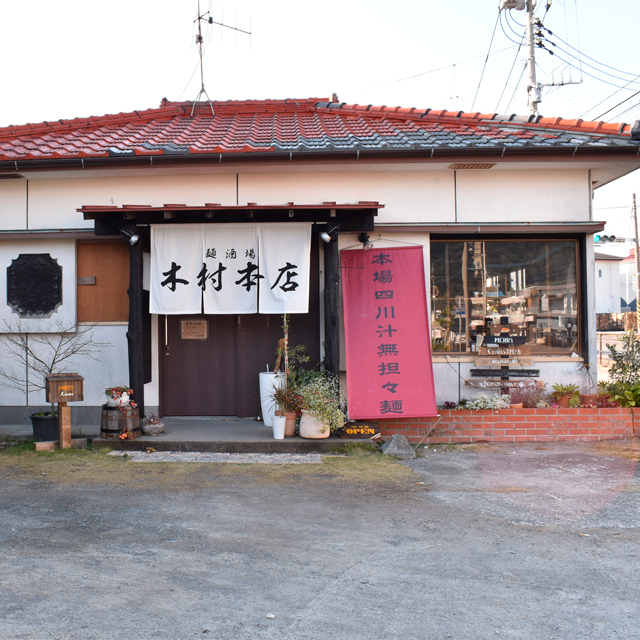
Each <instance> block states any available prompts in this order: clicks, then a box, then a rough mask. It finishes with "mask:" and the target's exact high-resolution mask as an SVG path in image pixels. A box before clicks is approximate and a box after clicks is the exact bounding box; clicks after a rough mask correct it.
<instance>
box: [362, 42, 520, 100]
mask: <svg viewBox="0 0 640 640" xmlns="http://www.w3.org/2000/svg"><path fill="white" fill-rule="evenodd" d="M510 49H513V47H505V48H504V49H498V50H497V51H494V52H493V55H495V54H496V53H502V52H504V51H509V50H510ZM482 58H484V55H482V56H476V57H475V58H469V59H468V60H463V61H462V62H456V63H455V64H449V65H447V66H446V67H438V68H437V69H430V70H429V71H423V72H421V73H416V74H415V75H413V76H406V77H405V78H398V79H397V80H391V81H389V82H384V83H382V84H376V85H374V86H372V87H367V88H366V89H365V90H369V89H377V88H379V87H386V86H388V85H390V84H395V83H396V82H404V81H405V80H413V79H414V78H419V77H420V76H426V75H429V74H430V73H436V72H437V71H446V70H447V69H451V68H452V67H459V66H460V65H462V64H467V63H468V62H475V61H476V60H482Z"/></svg>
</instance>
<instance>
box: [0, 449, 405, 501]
mask: <svg viewBox="0 0 640 640" xmlns="http://www.w3.org/2000/svg"><path fill="white" fill-rule="evenodd" d="M368 447H369V448H368V449H367V448H365V447H361V446H359V445H357V444H355V445H352V446H347V447H345V451H346V452H347V453H346V455H345V457H337V456H336V457H331V456H329V457H325V458H324V459H323V462H322V463H321V464H299V465H295V464H287V465H283V464H277V465H276V464H274V465H270V464H229V463H198V462H154V463H146V464H142V463H136V462H132V461H131V460H130V459H129V458H127V457H120V456H109V455H107V453H108V452H109V450H108V449H105V448H99V449H96V450H78V449H63V450H55V451H39V452H36V451H34V450H33V443H30V444H21V445H17V446H16V447H11V451H9V450H3V451H0V475H11V476H12V477H13V478H15V479H19V480H25V481H31V480H34V479H40V480H44V481H47V482H54V483H61V484H75V485H81V484H91V485H108V486H126V487H129V488H131V489H135V490H139V491H144V490H151V489H161V490H176V491H180V490H191V491H199V490H203V489H206V488H208V487H214V486H217V485H220V484H223V483H224V484H229V483H231V484H236V483H237V482H242V483H247V484H253V485H260V484H278V483H281V484H291V483H296V482H300V481H304V480H307V479H308V480H312V479H316V480H318V479H319V480H325V481H327V482H330V483H334V482H335V483H344V482H348V483H350V484H367V485H372V484H373V485H379V484H389V483H391V484H393V483H400V484H402V483H404V482H406V481H409V480H412V479H414V478H415V476H414V473H413V471H411V470H410V469H409V468H407V467H406V466H404V465H402V464H400V463H399V462H398V461H397V460H392V459H390V458H389V457H388V456H383V455H381V454H380V453H378V452H376V450H375V449H374V448H372V447H371V445H368Z"/></svg>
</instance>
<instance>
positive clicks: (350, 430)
mask: <svg viewBox="0 0 640 640" xmlns="http://www.w3.org/2000/svg"><path fill="white" fill-rule="evenodd" d="M377 433H380V426H379V425H378V423H377V422H347V423H346V424H345V425H344V426H343V427H342V429H340V437H341V438H347V439H351V438H353V439H356V438H357V439H365V438H367V439H368V438H371V437H372V436H375V435H376V434H377Z"/></svg>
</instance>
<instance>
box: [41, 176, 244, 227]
mask: <svg viewBox="0 0 640 640" xmlns="http://www.w3.org/2000/svg"><path fill="white" fill-rule="evenodd" d="M205 202H214V203H220V204H224V205H234V204H235V203H236V178H235V175H233V174H218V175H216V174H214V173H210V174H208V175H180V176H155V175H135V176H132V177H117V178H114V177H99V176H98V177H95V178H78V179H73V180H71V179H64V178H61V179H49V180H30V181H29V229H63V228H72V229H80V228H87V229H92V228H93V221H92V220H83V219H82V214H80V213H78V212H77V211H76V209H78V208H79V207H82V206H83V205H106V206H108V205H114V206H121V205H123V204H148V205H153V206H162V205H164V204H186V205H203V204H204V203H205Z"/></svg>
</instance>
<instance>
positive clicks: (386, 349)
mask: <svg viewBox="0 0 640 640" xmlns="http://www.w3.org/2000/svg"><path fill="white" fill-rule="evenodd" d="M397 355H400V354H399V353H398V345H397V344H381V345H378V356H397Z"/></svg>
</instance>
